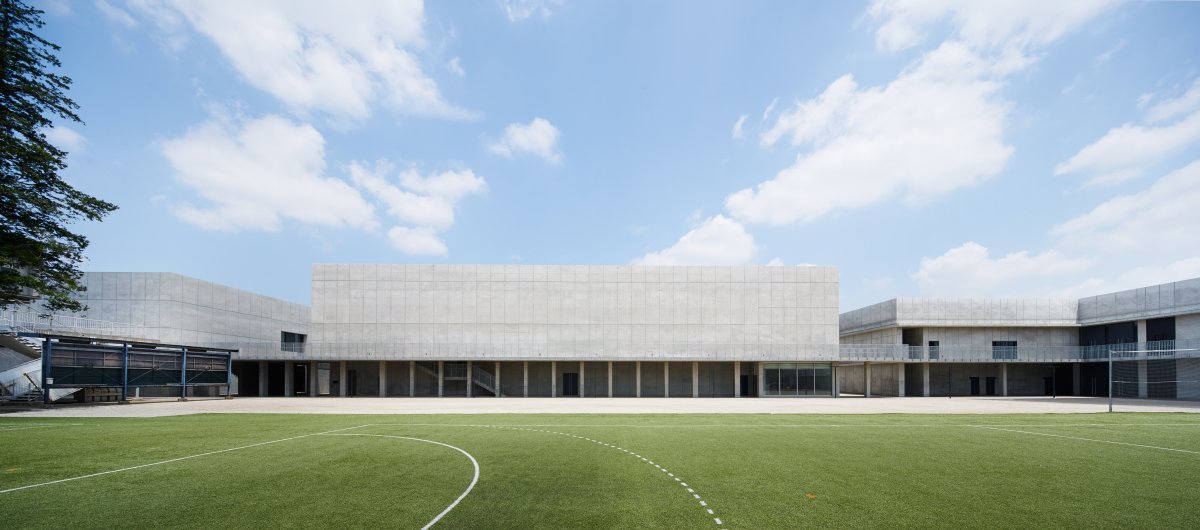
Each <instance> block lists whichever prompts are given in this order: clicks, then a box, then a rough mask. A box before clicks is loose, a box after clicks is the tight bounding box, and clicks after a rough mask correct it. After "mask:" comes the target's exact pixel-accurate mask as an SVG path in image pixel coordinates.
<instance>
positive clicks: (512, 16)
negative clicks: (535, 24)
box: [500, 0, 562, 22]
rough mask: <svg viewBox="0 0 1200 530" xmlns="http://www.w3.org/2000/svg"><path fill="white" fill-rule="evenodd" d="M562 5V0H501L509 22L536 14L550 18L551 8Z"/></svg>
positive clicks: (501, 6) (501, 5)
mask: <svg viewBox="0 0 1200 530" xmlns="http://www.w3.org/2000/svg"><path fill="white" fill-rule="evenodd" d="M560 5H562V0H500V8H501V9H503V10H504V14H505V15H506V16H508V21H509V22H521V21H523V20H526V19H529V18H532V17H534V16H537V17H541V18H542V19H547V18H550V14H551V12H552V11H551V9H552V8H555V7H558V6H560Z"/></svg>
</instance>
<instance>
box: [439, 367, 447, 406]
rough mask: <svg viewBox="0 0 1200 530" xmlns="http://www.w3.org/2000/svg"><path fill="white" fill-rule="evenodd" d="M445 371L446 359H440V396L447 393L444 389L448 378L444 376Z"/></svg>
mask: <svg viewBox="0 0 1200 530" xmlns="http://www.w3.org/2000/svg"><path fill="white" fill-rule="evenodd" d="M445 373H446V361H438V397H443V396H444V395H445V393H444V390H445V387H446V385H445V384H444V383H445V382H446V378H445V377H443V376H444V374H445Z"/></svg>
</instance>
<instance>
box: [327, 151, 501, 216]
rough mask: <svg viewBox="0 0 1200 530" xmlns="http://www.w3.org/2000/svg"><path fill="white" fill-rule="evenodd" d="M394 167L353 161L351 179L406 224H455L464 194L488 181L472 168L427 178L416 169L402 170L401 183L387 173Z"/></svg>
mask: <svg viewBox="0 0 1200 530" xmlns="http://www.w3.org/2000/svg"><path fill="white" fill-rule="evenodd" d="M390 170H391V166H390V165H389V164H386V163H383V164H379V165H377V166H376V168H375V169H374V170H372V169H368V168H366V167H364V166H363V165H362V164H360V163H358V162H354V163H351V164H350V178H351V179H352V180H353V181H354V183H355V184H356V185H357V186H358V187H359V188H362V189H363V190H364V191H366V192H367V193H369V194H371V195H372V196H373V197H375V198H376V199H378V200H379V201H381V202H382V203H383V204H384V205H386V207H387V212H388V213H389V214H391V215H392V216H394V217H396V218H397V219H399V220H401V221H404V222H406V223H411V224H414V225H419V226H424V227H428V228H432V229H437V230H445V229H447V228H449V227H450V226H451V225H453V224H454V208H455V206H456V204H457V203H458V201H459V199H461V198H462V197H463V196H464V195H468V194H473V193H480V192H483V191H484V190H486V189H487V183H486V182H484V180H483V178H481V177H478V176H476V175H475V173H474V172H472V171H471V170H470V169H464V170H461V171H445V172H442V173H436V174H432V175H429V176H427V177H425V176H421V174H420V173H418V172H417V171H416V170H414V169H408V170H405V171H402V172H400V178H399V179H398V180H399V183H400V185H399V186H396V185H394V184H391V183H389V182H388V180H387V178H386V177H385V176H384V175H385V174H386V173H387V172H389V171H390Z"/></svg>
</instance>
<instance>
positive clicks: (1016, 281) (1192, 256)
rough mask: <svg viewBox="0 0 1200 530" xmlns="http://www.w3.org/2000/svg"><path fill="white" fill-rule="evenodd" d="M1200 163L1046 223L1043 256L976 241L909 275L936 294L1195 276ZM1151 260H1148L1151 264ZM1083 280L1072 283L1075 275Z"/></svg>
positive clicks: (1026, 291) (1111, 285) (1087, 287)
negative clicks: (1003, 251)
mask: <svg viewBox="0 0 1200 530" xmlns="http://www.w3.org/2000/svg"><path fill="white" fill-rule="evenodd" d="M1198 202H1200V161H1194V162H1192V163H1190V164H1188V165H1187V166H1185V167H1183V168H1180V169H1178V170H1176V171H1173V172H1171V173H1169V174H1167V175H1165V176H1163V177H1162V178H1160V179H1159V180H1158V181H1156V182H1155V183H1154V184H1152V185H1151V186H1150V187H1149V188H1147V189H1144V190H1142V191H1139V192H1136V193H1131V194H1126V195H1120V196H1117V197H1114V198H1112V199H1110V200H1108V201H1105V202H1103V203H1101V204H1099V205H1097V206H1096V207H1095V208H1093V209H1092V210H1091V211H1089V212H1087V213H1084V214H1082V215H1079V216H1076V217H1074V218H1071V219H1069V220H1067V221H1065V222H1063V223H1060V224H1059V225H1057V226H1055V227H1053V228H1052V229H1050V232H1049V233H1050V236H1051V237H1052V238H1054V244H1053V246H1052V247H1051V248H1050V249H1049V250H1046V251H1045V252H1042V253H1041V254H1033V253H1030V252H1028V251H1021V252H1014V253H1012V254H1008V255H1006V256H1003V257H1001V258H992V257H991V256H990V255H989V252H988V249H987V248H985V247H983V246H982V245H979V244H977V243H974V242H968V243H965V244H963V245H961V246H959V247H956V248H953V249H950V250H948V251H946V252H945V253H944V254H942V255H940V256H937V257H935V258H925V259H923V260H922V261H921V266H920V268H919V270H918V271H917V272H916V273H914V274H913V278H914V279H916V280H917V283H918V284H919V286H920V287H921V290H922V291H923V292H924V293H926V294H930V295H935V296H964V295H969V296H982V295H992V296H997V295H1045V294H1057V295H1062V296H1081V295H1090V294H1096V293H1099V292H1103V291H1116V290H1122V289H1129V288H1133V287H1138V286H1144V285H1151V284H1155V283H1165V282H1170V281H1178V280H1182V279H1187V278H1193V277H1196V276H1200V245H1198V244H1197V239H1196V234H1200V210H1198V209H1197V208H1196V207H1195V205H1196V204H1197V203H1198ZM1148 264H1149V265H1148ZM1082 273H1086V274H1087V275H1088V278H1087V279H1086V280H1085V281H1083V282H1081V283H1074V284H1068V283H1067V282H1073V281H1074V280H1073V279H1074V278H1077V277H1078V276H1079V275H1080V274H1082Z"/></svg>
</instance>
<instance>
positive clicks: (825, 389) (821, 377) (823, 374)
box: [813, 363, 833, 396]
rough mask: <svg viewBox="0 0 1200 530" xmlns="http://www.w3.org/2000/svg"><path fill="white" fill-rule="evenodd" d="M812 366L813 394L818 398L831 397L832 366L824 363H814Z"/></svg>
mask: <svg viewBox="0 0 1200 530" xmlns="http://www.w3.org/2000/svg"><path fill="white" fill-rule="evenodd" d="M813 366H814V368H813V373H814V374H813V375H814V381H815V389H814V393H815V394H817V395H820V396H832V395H833V366H832V365H830V364H826V363H816V364H814V365H813Z"/></svg>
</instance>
